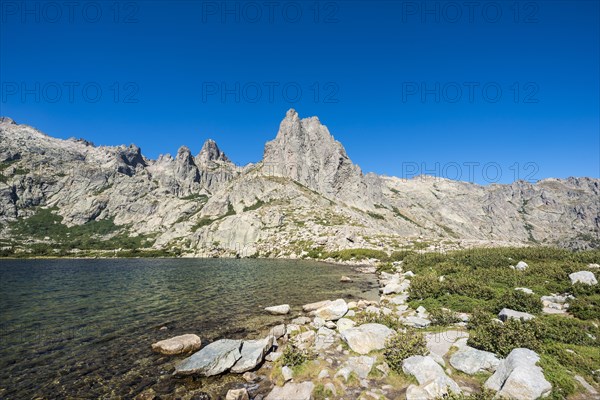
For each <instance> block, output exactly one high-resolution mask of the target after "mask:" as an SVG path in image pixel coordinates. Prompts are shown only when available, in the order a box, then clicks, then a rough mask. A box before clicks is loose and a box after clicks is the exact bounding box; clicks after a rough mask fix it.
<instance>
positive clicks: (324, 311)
mask: <svg viewBox="0 0 600 400" xmlns="http://www.w3.org/2000/svg"><path fill="white" fill-rule="evenodd" d="M347 312H348V304H346V301H345V300H344V299H337V300H335V301H332V302H331V303H329V304H327V305H325V306H323V307H321V308H319V309H318V310H316V311H315V315H316V316H317V317H319V318H323V319H324V320H325V321H337V320H338V319H340V318H342V317H343V316H344V315H346V313H347Z"/></svg>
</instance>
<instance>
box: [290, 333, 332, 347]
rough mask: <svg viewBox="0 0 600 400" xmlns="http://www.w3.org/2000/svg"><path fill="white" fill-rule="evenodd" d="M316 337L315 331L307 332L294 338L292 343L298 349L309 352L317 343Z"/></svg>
mask: <svg viewBox="0 0 600 400" xmlns="http://www.w3.org/2000/svg"><path fill="white" fill-rule="evenodd" d="M321 329H327V328H321ZM316 336H317V335H316V334H315V331H306V332H302V333H300V334H299V335H296V336H294V337H293V338H292V342H293V343H294V345H295V346H296V347H297V348H299V349H302V350H307V349H309V348H310V347H311V346H312V345H313V344H314V343H315V339H316Z"/></svg>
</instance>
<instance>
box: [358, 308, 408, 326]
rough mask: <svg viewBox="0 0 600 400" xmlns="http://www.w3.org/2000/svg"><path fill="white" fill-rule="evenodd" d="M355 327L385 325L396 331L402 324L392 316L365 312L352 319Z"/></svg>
mask: <svg viewBox="0 0 600 400" xmlns="http://www.w3.org/2000/svg"><path fill="white" fill-rule="evenodd" d="M354 321H355V322H356V325H362V324H381V325H385V326H387V327H388V328H390V329H394V330H398V329H400V328H402V326H403V325H402V324H401V323H400V321H399V320H398V318H397V317H395V316H394V315H393V314H389V315H385V314H383V313H379V314H377V313H370V312H365V313H361V314H357V316H356V318H354Z"/></svg>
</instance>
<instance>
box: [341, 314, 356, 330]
mask: <svg viewBox="0 0 600 400" xmlns="http://www.w3.org/2000/svg"><path fill="white" fill-rule="evenodd" d="M336 325H337V330H338V332H340V333H342V332H344V331H345V330H347V329H350V328H353V327H354V326H355V325H356V322H354V321H352V320H351V319H348V318H340V319H339V320H338V321H337V324H336Z"/></svg>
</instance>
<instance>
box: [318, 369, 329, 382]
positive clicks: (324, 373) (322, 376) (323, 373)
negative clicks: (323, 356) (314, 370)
mask: <svg viewBox="0 0 600 400" xmlns="http://www.w3.org/2000/svg"><path fill="white" fill-rule="evenodd" d="M327 378H329V371H328V370H326V369H323V370H321V372H319V376H318V377H317V379H319V380H322V379H327Z"/></svg>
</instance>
